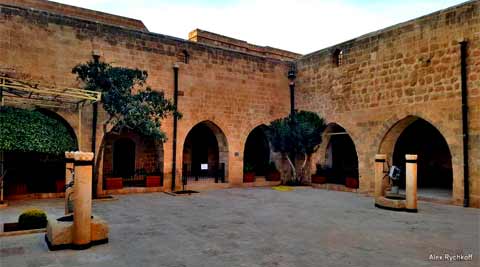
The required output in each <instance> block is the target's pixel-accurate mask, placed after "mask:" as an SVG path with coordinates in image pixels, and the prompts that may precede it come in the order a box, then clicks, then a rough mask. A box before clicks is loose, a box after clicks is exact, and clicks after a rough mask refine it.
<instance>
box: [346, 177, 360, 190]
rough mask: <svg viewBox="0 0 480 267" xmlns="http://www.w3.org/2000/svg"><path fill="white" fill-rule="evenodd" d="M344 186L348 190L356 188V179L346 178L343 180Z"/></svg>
mask: <svg viewBox="0 0 480 267" xmlns="http://www.w3.org/2000/svg"><path fill="white" fill-rule="evenodd" d="M345 186H346V187H348V188H358V179H356V178H352V177H347V179H345Z"/></svg>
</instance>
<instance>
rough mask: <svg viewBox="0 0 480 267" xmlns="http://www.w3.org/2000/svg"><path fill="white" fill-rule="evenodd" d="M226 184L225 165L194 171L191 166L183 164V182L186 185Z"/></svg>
mask: <svg viewBox="0 0 480 267" xmlns="http://www.w3.org/2000/svg"><path fill="white" fill-rule="evenodd" d="M212 180H213V181H215V183H226V182H227V181H226V179H225V163H220V164H219V166H212V167H210V168H209V169H208V170H200V169H198V168H197V169H194V170H192V165H191V164H183V168H182V181H183V183H184V184H188V183H189V182H209V181H212Z"/></svg>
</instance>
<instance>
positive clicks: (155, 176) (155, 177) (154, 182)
mask: <svg viewBox="0 0 480 267" xmlns="http://www.w3.org/2000/svg"><path fill="white" fill-rule="evenodd" d="M145 185H146V186H147V187H160V186H162V176H161V172H160V170H159V169H156V170H155V171H154V172H152V173H149V174H147V178H146V181H145Z"/></svg>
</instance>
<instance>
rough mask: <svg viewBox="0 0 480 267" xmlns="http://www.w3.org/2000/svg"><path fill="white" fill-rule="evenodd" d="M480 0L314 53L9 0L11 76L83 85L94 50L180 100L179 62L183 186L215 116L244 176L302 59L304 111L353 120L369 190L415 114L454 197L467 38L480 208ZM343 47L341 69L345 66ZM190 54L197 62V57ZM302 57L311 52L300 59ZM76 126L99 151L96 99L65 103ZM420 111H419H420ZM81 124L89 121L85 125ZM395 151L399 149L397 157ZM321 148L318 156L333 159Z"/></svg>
mask: <svg viewBox="0 0 480 267" xmlns="http://www.w3.org/2000/svg"><path fill="white" fill-rule="evenodd" d="M479 13H480V2H479V1H478V0H475V1H469V2H466V3H464V4H462V5H459V6H456V7H452V8H449V9H446V10H443V11H440V12H437V13H433V14H430V15H427V16H424V17H421V18H418V19H416V20H413V21H409V22H405V23H402V24H399V25H396V26H393V27H390V28H387V29H384V30H380V31H377V32H374V33H370V34H367V35H365V36H361V37H359V38H357V39H354V40H351V41H348V42H345V43H342V44H339V45H336V46H334V47H331V48H327V49H323V50H320V51H317V52H314V53H312V54H309V55H306V56H302V57H300V55H298V54H295V53H290V52H287V51H283V50H279V49H273V48H269V47H263V48H262V47H259V46H255V45H251V44H248V43H246V42H244V41H240V40H236V39H233V38H229V37H225V36H221V35H217V34H213V33H209V32H205V31H201V30H196V31H194V32H192V33H191V34H190V36H189V39H191V41H187V40H183V39H179V38H174V37H169V36H165V35H161V34H155V33H150V32H148V30H146V28H145V26H144V25H143V23H141V22H139V21H137V20H131V19H127V18H122V17H118V16H113V15H109V14H104V13H101V12H95V11H89V10H84V9H79V8H75V7H70V6H65V5H60V4H55V3H51V2H48V1H44V0H18V1H13V0H0V36H2V37H1V38H0V52H1V55H2V56H1V57H0V72H2V73H9V75H12V76H14V77H20V78H22V79H25V80H31V81H40V82H42V83H47V84H54V85H60V86H71V87H81V86H82V85H81V84H80V83H79V82H78V81H77V80H76V79H75V76H74V75H73V74H71V70H72V68H73V67H74V66H75V65H77V64H80V63H84V62H86V61H87V60H90V59H91V56H92V54H93V53H95V54H99V55H100V56H101V60H103V61H106V62H110V63H112V64H113V65H116V66H125V67H131V68H140V69H143V70H146V71H148V73H149V78H148V85H149V86H151V87H152V88H153V89H155V90H164V91H165V93H166V95H167V97H169V98H171V97H172V96H173V86H174V84H173V65H174V64H178V65H179V90H180V96H179V105H178V108H179V110H180V111H181V112H182V113H183V118H182V119H181V120H180V121H179V124H178V135H177V140H178V141H177V153H176V155H175V157H176V161H177V165H176V166H177V168H176V172H177V174H178V175H177V176H176V177H177V186H178V185H180V173H181V166H182V159H183V157H182V152H183V145H184V142H185V138H186V136H187V134H188V132H189V131H190V130H191V129H192V128H193V127H194V126H195V125H197V124H198V123H201V122H205V121H207V123H208V124H209V125H211V126H212V125H214V126H215V127H213V126H212V127H213V128H215V129H216V128H218V129H219V130H217V132H216V135H217V134H218V135H224V137H219V136H217V139H219V138H220V139H222V140H223V143H222V147H223V148H222V153H223V154H222V157H226V158H227V161H228V163H227V165H226V166H227V176H228V177H227V180H228V181H229V183H230V184H231V185H239V184H241V183H242V175H243V172H242V168H243V151H244V146H245V142H246V139H247V136H248V134H249V133H250V132H251V131H252V130H253V129H254V128H255V127H257V126H259V125H261V124H268V123H269V122H270V121H272V120H273V119H277V118H280V117H283V116H285V115H287V114H288V112H289V91H288V80H287V77H286V73H287V71H288V69H289V67H290V65H291V64H292V62H291V60H295V62H296V65H297V70H298V73H297V76H298V79H297V91H296V101H297V102H296V105H297V109H305V110H311V111H315V112H318V113H319V114H320V115H322V116H324V117H325V118H326V119H327V121H328V122H335V123H338V124H339V125H341V126H342V127H343V128H345V129H346V131H347V132H348V133H349V134H350V136H351V138H352V139H353V142H354V143H355V146H356V150H357V154H358V159H359V171H360V176H361V177H360V189H359V191H360V192H364V193H372V192H373V190H374V188H373V185H374V179H373V178H374V156H375V154H377V153H379V152H381V153H387V154H391V151H392V146H393V145H394V143H395V140H396V138H397V137H398V135H399V134H400V132H401V131H402V130H403V129H405V127H407V126H408V125H409V123H411V122H412V121H413V120H414V119H415V118H417V117H419V118H422V119H425V120H426V121H428V122H430V123H431V124H432V125H434V126H435V127H436V128H437V129H438V130H439V131H440V132H441V134H442V135H443V136H444V137H445V139H446V141H447V142H448V145H449V148H450V151H451V154H452V161H453V173H454V188H453V200H454V203H456V204H461V203H462V199H463V177H464V173H463V165H462V164H463V154H462V152H463V150H462V131H461V130H462V116H461V96H460V92H461V91H460V46H459V41H467V42H468V60H467V65H468V94H469V97H468V105H469V107H470V110H469V121H468V125H469V128H470V147H469V154H470V196H471V205H472V206H476V207H480V74H479V73H480V14H479ZM337 49H340V50H342V51H343V61H342V64H341V65H340V66H336V64H335V62H334V60H333V59H334V58H333V56H334V54H335V51H337ZM185 55H188V63H186V62H187V61H186V60H185ZM298 57H300V58H298ZM54 111H55V112H57V113H58V114H60V115H61V116H63V117H64V118H65V119H66V120H67V121H68V122H69V123H70V125H71V126H72V128H73V129H74V131H75V134H76V135H77V138H78V139H79V143H80V148H81V149H82V150H83V151H91V150H92V119H91V118H92V107H91V106H86V107H85V108H83V112H82V114H81V115H79V113H78V111H70V110H54ZM415 116H416V117H415ZM104 120H105V114H104V112H102V111H101V112H100V116H99V120H98V121H99V125H98V127H97V134H96V148H95V150H96V152H97V155H98V157H97V175H98V177H100V179H99V181H98V187H97V188H98V189H99V190H102V184H101V183H102V181H101V180H102V179H101V177H102V170H103V167H102V164H103V159H102V155H103V153H99V152H100V148H101V147H102V144H103V143H104V140H103V134H104V132H103V128H102V127H101V123H102V122H103V121H104ZM80 125H81V128H80ZM162 129H163V130H164V131H165V132H166V133H167V136H169V137H170V138H169V140H168V141H167V142H166V143H165V144H164V145H163V152H164V153H163V159H164V161H163V170H164V177H165V180H164V181H165V182H164V188H165V189H166V190H167V189H169V188H170V186H171V183H172V181H171V177H172V161H173V155H172V138H171V137H172V135H173V120H172V119H171V118H170V119H167V120H165V121H164V122H163V125H162ZM390 156H391V155H389V157H390ZM322 157H323V155H322V153H318V154H317V155H316V157H315V160H314V161H313V162H312V168H313V167H314V164H313V163H315V161H317V162H318V161H321V158H322Z"/></svg>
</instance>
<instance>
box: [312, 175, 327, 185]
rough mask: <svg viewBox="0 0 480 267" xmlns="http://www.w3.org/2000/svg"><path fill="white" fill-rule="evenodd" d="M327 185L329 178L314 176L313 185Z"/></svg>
mask: <svg viewBox="0 0 480 267" xmlns="http://www.w3.org/2000/svg"><path fill="white" fill-rule="evenodd" d="M326 183H327V177H325V176H318V175H312V184H326Z"/></svg>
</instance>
